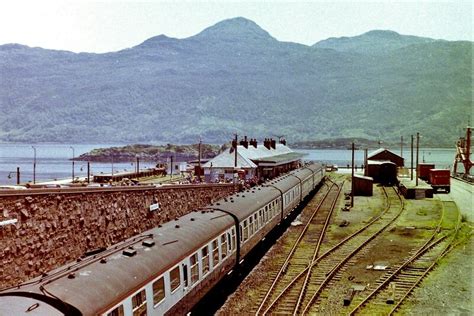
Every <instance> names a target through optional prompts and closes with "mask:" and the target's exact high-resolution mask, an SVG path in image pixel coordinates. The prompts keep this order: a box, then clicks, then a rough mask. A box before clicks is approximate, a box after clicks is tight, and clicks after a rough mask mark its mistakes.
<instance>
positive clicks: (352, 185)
mask: <svg viewBox="0 0 474 316" xmlns="http://www.w3.org/2000/svg"><path fill="white" fill-rule="evenodd" d="M354 149H355V145H354V143H352V179H351V207H353V206H354Z"/></svg>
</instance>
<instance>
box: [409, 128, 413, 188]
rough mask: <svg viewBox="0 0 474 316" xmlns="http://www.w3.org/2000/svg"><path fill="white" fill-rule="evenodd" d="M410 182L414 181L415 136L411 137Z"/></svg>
mask: <svg viewBox="0 0 474 316" xmlns="http://www.w3.org/2000/svg"><path fill="white" fill-rule="evenodd" d="M410 180H412V181H413V135H411V159H410Z"/></svg>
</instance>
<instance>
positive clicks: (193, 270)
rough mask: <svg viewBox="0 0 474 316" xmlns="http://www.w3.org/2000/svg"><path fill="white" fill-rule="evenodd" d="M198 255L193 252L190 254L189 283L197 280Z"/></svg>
mask: <svg viewBox="0 0 474 316" xmlns="http://www.w3.org/2000/svg"><path fill="white" fill-rule="evenodd" d="M198 264H199V263H198V255H197V253H195V254H194V255H192V256H191V284H194V283H196V282H197V280H199V265H198Z"/></svg>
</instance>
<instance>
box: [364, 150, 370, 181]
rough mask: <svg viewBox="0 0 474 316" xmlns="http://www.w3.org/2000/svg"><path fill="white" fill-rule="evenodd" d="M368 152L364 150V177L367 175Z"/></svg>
mask: <svg viewBox="0 0 474 316" xmlns="http://www.w3.org/2000/svg"><path fill="white" fill-rule="evenodd" d="M368 151H369V149H368V148H365V149H364V168H365V169H364V176H367V175H368V174H369V170H368V169H369V162H368V156H369V154H368Z"/></svg>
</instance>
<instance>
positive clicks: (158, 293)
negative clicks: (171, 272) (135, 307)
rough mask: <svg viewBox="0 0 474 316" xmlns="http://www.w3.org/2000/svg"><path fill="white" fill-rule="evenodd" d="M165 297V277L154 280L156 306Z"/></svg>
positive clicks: (154, 302) (154, 301)
mask: <svg viewBox="0 0 474 316" xmlns="http://www.w3.org/2000/svg"><path fill="white" fill-rule="evenodd" d="M164 298H165V279H164V278H163V277H161V278H159V279H158V280H156V281H155V282H153V304H154V305H155V306H156V305H157V304H158V303H160V302H161V301H162V300H163V299H164Z"/></svg>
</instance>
